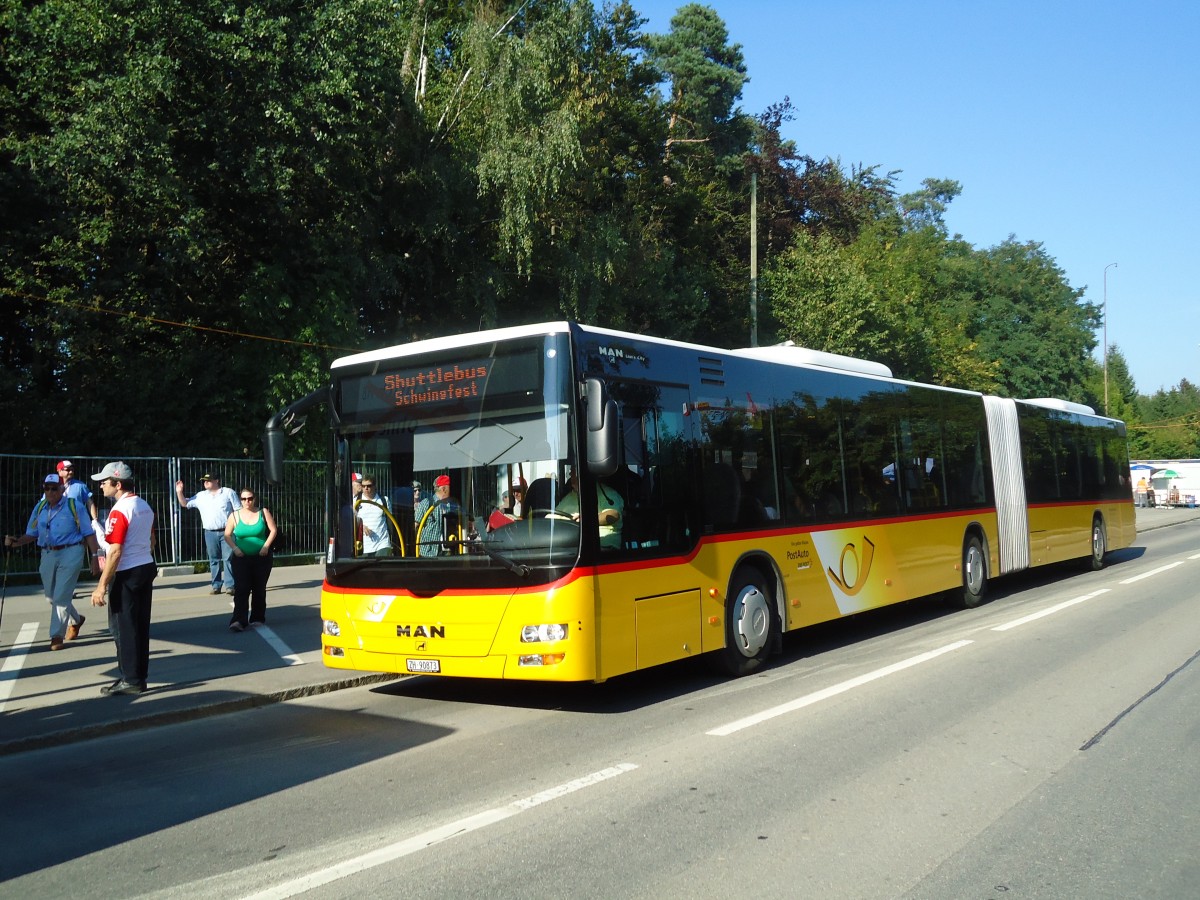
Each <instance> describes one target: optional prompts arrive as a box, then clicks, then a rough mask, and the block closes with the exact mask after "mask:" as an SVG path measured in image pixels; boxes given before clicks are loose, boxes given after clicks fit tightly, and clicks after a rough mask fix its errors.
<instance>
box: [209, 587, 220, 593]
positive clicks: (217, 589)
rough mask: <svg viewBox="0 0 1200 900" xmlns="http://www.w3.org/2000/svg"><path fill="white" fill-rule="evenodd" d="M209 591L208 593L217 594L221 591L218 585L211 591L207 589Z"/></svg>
mask: <svg viewBox="0 0 1200 900" xmlns="http://www.w3.org/2000/svg"><path fill="white" fill-rule="evenodd" d="M209 593H210V594H219V593H221V589H220V588H219V587H215V588H213V589H212V590H211V591H209Z"/></svg>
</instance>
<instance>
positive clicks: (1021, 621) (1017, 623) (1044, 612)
mask: <svg viewBox="0 0 1200 900" xmlns="http://www.w3.org/2000/svg"><path fill="white" fill-rule="evenodd" d="M1122 584H1124V582H1122ZM1108 591H1109V589H1108V588H1101V589H1100V590H1098V591H1092V592H1091V593H1090V594H1084V595H1083V596H1082V597H1076V598H1075V599H1074V600H1067V601H1065V602H1063V603H1059V604H1058V605H1057V606H1050V607H1047V608H1046V609H1043V610H1042V611H1041V612H1035V613H1030V614H1029V615H1027V616H1022V617H1021V618H1019V619H1013V620H1012V621H1011V622H1005V623H1004V624H1003V625H997V626H996V627H995V628H993V629H992V631H1008V630H1009V629H1010V628H1017V627H1018V626H1020V625H1024V624H1025V623H1026V622H1033V621H1035V620H1037V619H1041V618H1045V617H1046V616H1051V615H1054V613H1056V612H1058V611H1059V610H1063V609H1066V608H1067V607H1069V606H1074V605H1075V604H1076V603H1083V602H1084V601H1085V600H1092V599H1094V598H1096V597H1099V596H1100V595H1101V594H1107V593H1108Z"/></svg>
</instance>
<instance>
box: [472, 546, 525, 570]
mask: <svg viewBox="0 0 1200 900" xmlns="http://www.w3.org/2000/svg"><path fill="white" fill-rule="evenodd" d="M475 546H477V547H478V548H479V549H480V550H482V551H483V552H484V553H486V554H487V555H488V558H489V559H494V560H495V561H496V562H498V563H500V565H502V566H504V568H506V569H508V571H510V572H512V573H514V574H516V575H520V576H521V577H522V578H524V577H525V576H526V575H528V574H529V566H527V565H525V564H524V563H519V562H514V561H513V560H511V559H509V558H508V557H507V556H505V555H504V554H503V553H499V552H497V551H495V550H493V549H492V548H491V547H489V546H488V545H487V542H486V541H483V540H478V541H476V542H475Z"/></svg>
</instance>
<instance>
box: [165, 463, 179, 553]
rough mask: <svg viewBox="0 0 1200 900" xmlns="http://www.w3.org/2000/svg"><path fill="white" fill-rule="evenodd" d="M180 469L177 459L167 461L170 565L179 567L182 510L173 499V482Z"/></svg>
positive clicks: (176, 479)
mask: <svg viewBox="0 0 1200 900" xmlns="http://www.w3.org/2000/svg"><path fill="white" fill-rule="evenodd" d="M181 471H182V467H181V466H180V465H179V457H178V456H172V457H169V458H168V459H167V482H168V484H167V497H169V498H170V499H169V500H168V502H169V503H170V504H171V564H172V565H176V566H177V565H180V560H181V559H183V516H182V513H183V510H181V509H180V508H179V502H178V500H176V498H175V482H177V481H178V480H179V477H180V476H179V473H180V472H181Z"/></svg>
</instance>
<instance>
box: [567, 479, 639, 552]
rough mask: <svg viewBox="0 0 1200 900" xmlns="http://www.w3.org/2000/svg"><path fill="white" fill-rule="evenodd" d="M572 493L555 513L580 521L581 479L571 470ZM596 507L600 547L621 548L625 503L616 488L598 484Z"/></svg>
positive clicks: (568, 481) (569, 482)
mask: <svg viewBox="0 0 1200 900" xmlns="http://www.w3.org/2000/svg"><path fill="white" fill-rule="evenodd" d="M567 484H568V485H569V486H570V491H569V492H568V493H567V494H566V496H564V497H563V498H562V499H561V500H559V501H558V505H557V506H555V507H554V511H555V512H556V513H558V514H559V515H562V516H570V517H571V518H572V519H574V520H575V521H576V522H578V521H579V515H580V513H579V477H578V476H577V475H576V474H575V470H574V469H571V470H570V474H569V475H568V476H567ZM596 507H597V509H599V513H598V515H597V525H598V527H599V529H600V546H601V547H602V548H605V549H609V550H615V549H620V547H621V526H622V515H621V514H622V512H624V510H625V501H624V499H622V497H621V495H620V493H619V492H618V491H617V489H616V488H614V487H610V486H608V485H605V484H603V483H601V482H600V481H598V480H597V482H596Z"/></svg>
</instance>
